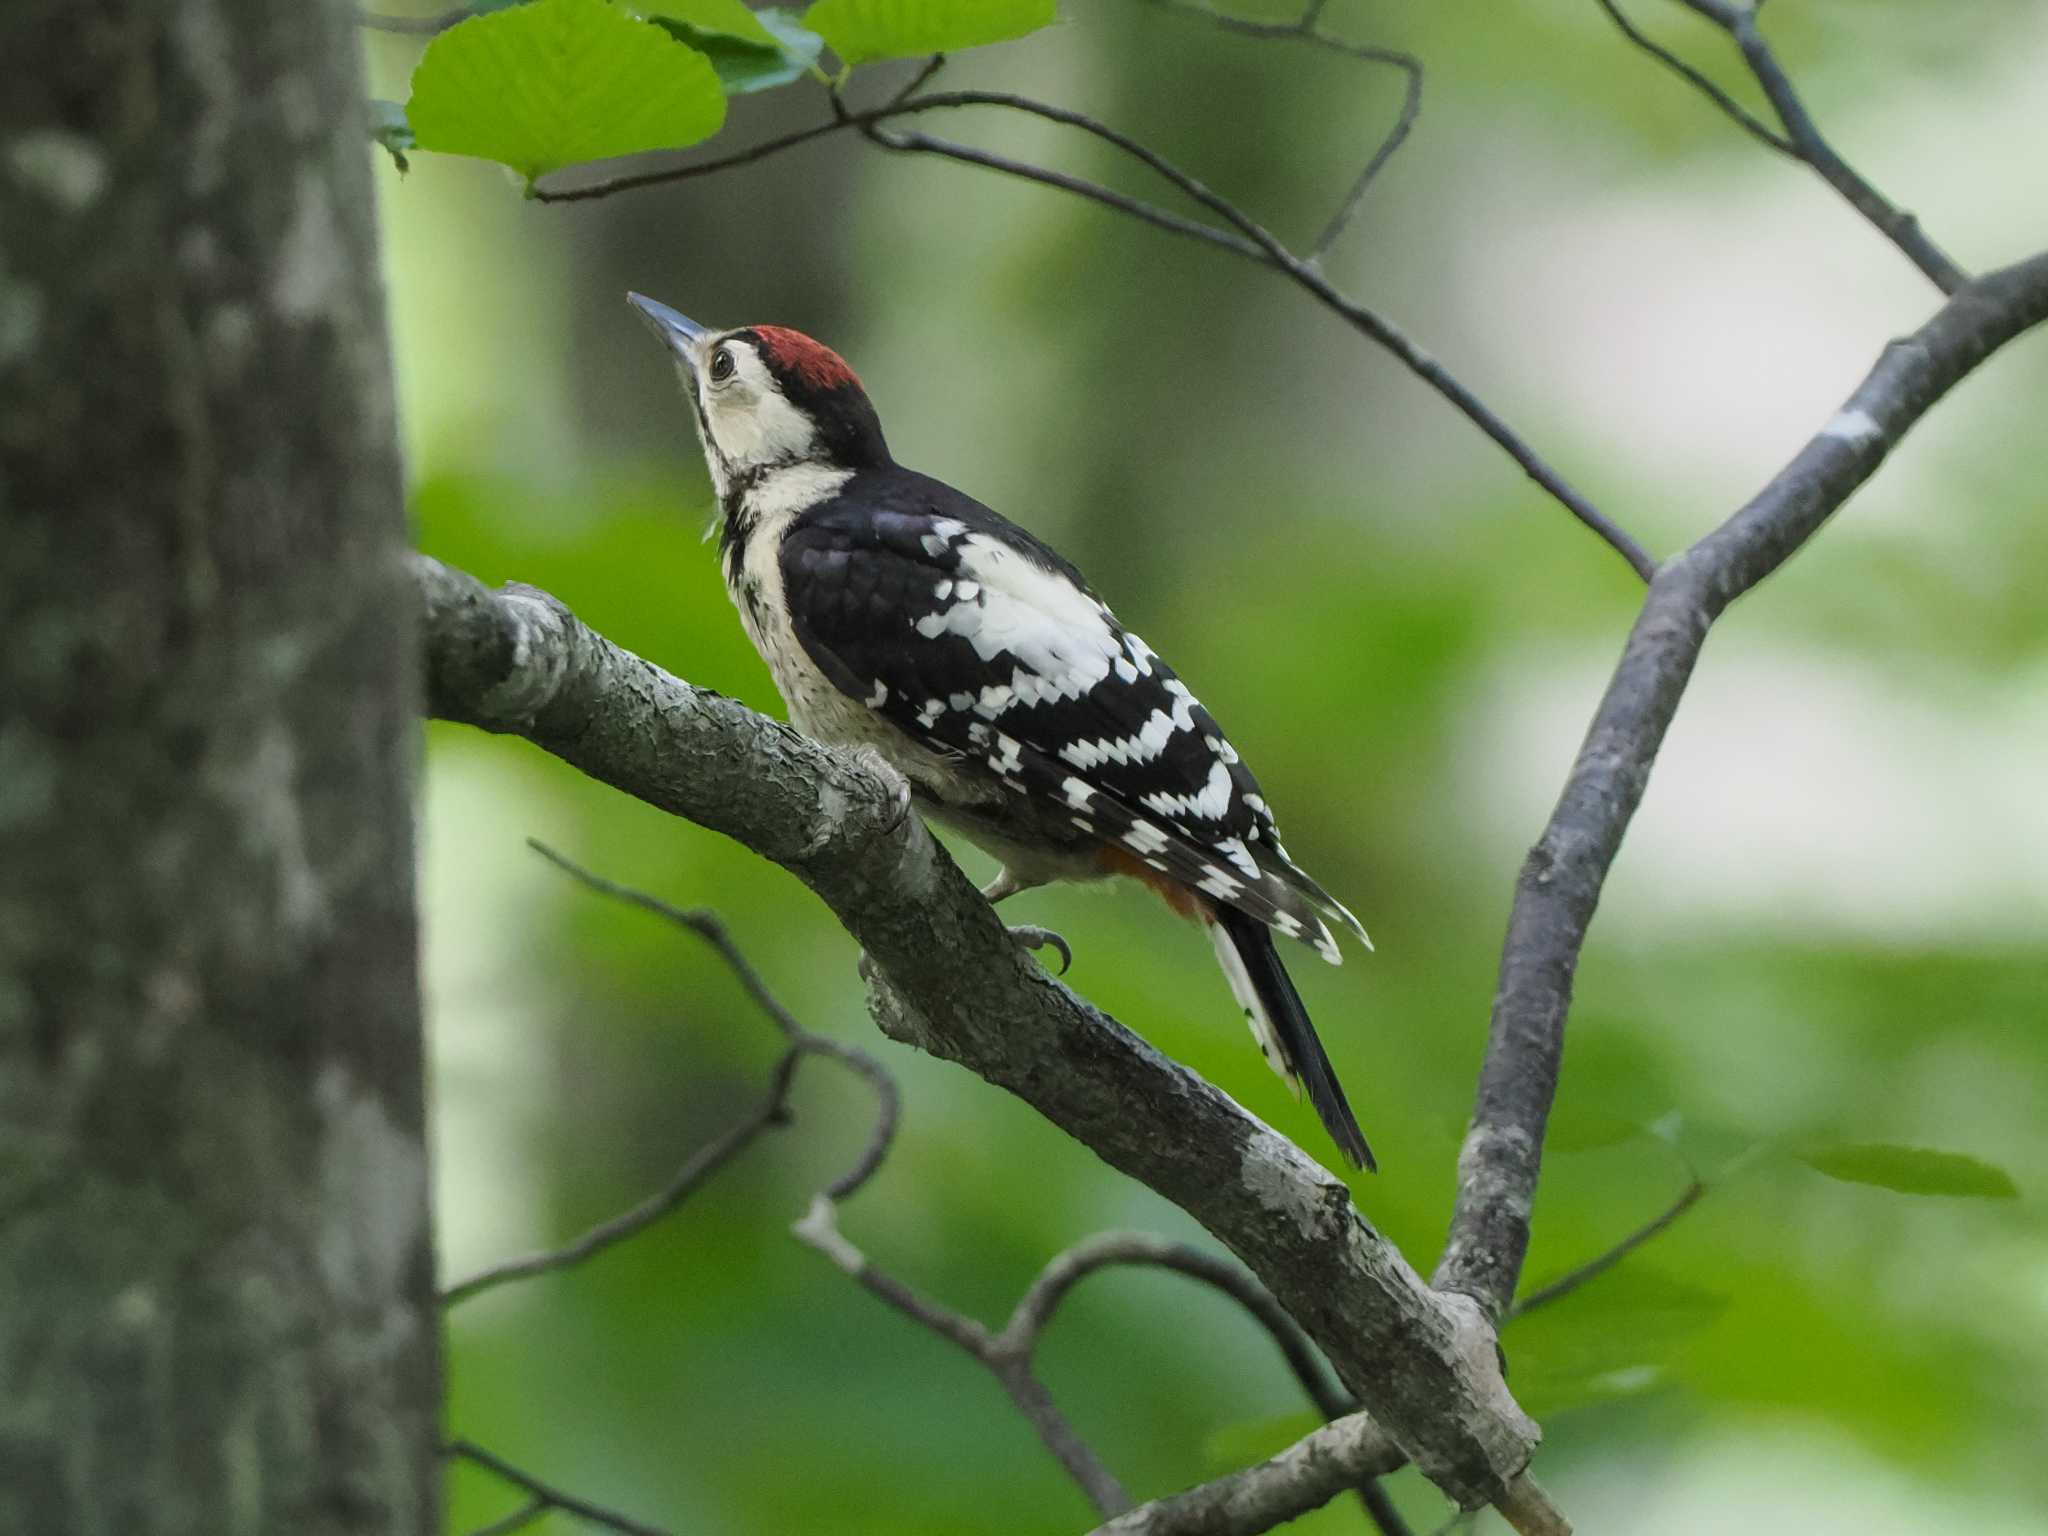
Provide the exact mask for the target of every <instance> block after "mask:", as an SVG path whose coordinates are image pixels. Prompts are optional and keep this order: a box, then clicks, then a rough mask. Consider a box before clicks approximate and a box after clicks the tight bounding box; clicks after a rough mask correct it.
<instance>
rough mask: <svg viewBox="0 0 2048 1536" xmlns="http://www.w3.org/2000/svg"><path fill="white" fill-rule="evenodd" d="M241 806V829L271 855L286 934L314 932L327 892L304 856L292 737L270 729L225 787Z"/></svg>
mask: <svg viewBox="0 0 2048 1536" xmlns="http://www.w3.org/2000/svg"><path fill="white" fill-rule="evenodd" d="M223 787H224V788H225V789H226V790H227V792H228V793H229V794H230V795H232V796H233V797H234V798H235V800H236V801H237V802H238V803H239V804H240V805H241V806H242V807H243V821H242V824H243V826H244V827H245V828H246V829H247V834H248V836H249V837H250V838H251V839H252V840H253V841H254V842H255V844H256V845H257V846H258V847H259V848H260V849H262V850H263V851H264V852H265V853H267V854H268V855H269V856H270V859H271V861H272V870H273V875H274V878H275V881H276V885H275V894H276V899H277V915H278V918H279V920H280V923H281V925H282V926H283V928H284V929H285V931H286V932H287V933H290V934H292V935H294V936H303V935H308V934H310V933H312V932H313V931H314V930H315V929H316V928H318V927H319V926H320V925H322V924H323V923H324V922H325V921H326V919H327V893H326V891H325V890H324V889H323V888H322V886H321V884H320V877H319V875H318V874H317V873H315V871H314V869H313V861H312V859H311V858H310V857H308V855H307V852H306V827H305V822H304V820H303V819H302V818H301V817H300V815H299V753H298V748H297V746H296V745H295V744H294V743H293V741H292V737H291V733H290V732H289V731H288V730H286V729H285V728H284V727H283V726H281V725H272V726H270V727H268V728H267V729H266V730H265V731H264V732H263V734H262V736H261V737H259V738H258V739H257V742H256V747H255V750H254V751H253V752H251V753H250V754H249V758H248V761H247V762H246V763H244V764H242V765H241V766H240V768H239V771H237V772H235V773H234V774H232V775H231V776H229V782H228V783H227V784H226V785H224V786H223Z"/></svg>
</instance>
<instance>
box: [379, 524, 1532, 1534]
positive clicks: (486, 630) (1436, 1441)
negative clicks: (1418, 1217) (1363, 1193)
mask: <svg viewBox="0 0 2048 1536" xmlns="http://www.w3.org/2000/svg"><path fill="white" fill-rule="evenodd" d="M414 571H415V575H416V577H417V578H418V581H419V585H420V591H421V596H422V599H423V607H424V609H425V628H426V635H427V652H428V670H429V679H430V699H431V702H432V707H433V709H434V712H435V713H437V714H439V715H441V716H443V717H445V718H449V719H457V720H465V721H468V722H470V723H472V724H476V725H480V726H483V727H485V728H487V729H491V730H498V731H510V732H516V733H517V734H519V735H522V736H525V737H526V738H528V739H529V740H531V741H533V742H535V743H536V744H537V745H539V746H542V747H544V748H546V749H547V750H548V751H551V752H553V753H555V754H556V755H557V756H560V757H562V758H563V759H564V760H565V761H567V762H569V763H572V764H574V765H575V766H576V767H578V768H581V769H582V770H583V771H584V772H586V773H589V774H590V775H591V776H592V777H594V778H597V779H600V780H602V781H604V782H605V783H608V784H611V785H613V786H615V787H617V788H619V789H622V790H624V791H626V792H627V793H629V794H632V795H635V796H637V797H638V798H640V799H643V800H646V801H647V802H649V803H650V804H652V805H655V806H658V807H660V808H661V809H664V810H667V811H670V812H672V813H674V814H676V815H680V816H684V817H687V818H688V819H690V820H692V821H695V822H697V823H699V824H700V825H703V826H707V827H710V828H712V829H714V830H717V831H720V832H724V833H725V834H727V835H728V836H731V837H734V838H736V839H738V840H739V841H740V842H742V843H744V844H745V845H746V846H747V847H749V848H751V849H753V850H754V851H755V852H757V853H759V854H761V855H762V856H763V857H766V858H769V859H772V860H774V861H775V862H777V863H779V864H781V865H783V866H784V867H785V868H787V869H789V870H790V871H791V872H792V873H794V874H795V875H796V876H797V877H798V878H799V879H801V880H802V881H803V882H804V883H805V884H806V885H808V886H810V887H811V889H812V890H813V891H815V892H816V893H817V894H818V895H819V896H820V897H821V898H822V899H823V900H824V901H825V902H826V903H827V905H829V906H830V907H831V908H832V910H833V911H834V912H835V913H836V914H837V915H838V917H839V919H840V921H841V922H842V923H844V924H845V926H846V928H847V929H848V931H849V932H850V933H852V935H853V936H854V937H855V938H856V939H857V940H858V941H859V943H860V944H861V946H862V948H863V949H864V950H865V951H866V952H867V955H868V958H869V961H870V969H871V971H872V972H873V973H874V975H875V986H874V993H873V1001H874V1007H875V1012H876V1016H877V1019H878V1021H879V1022H880V1024H881V1026H882V1028H883V1029H884V1031H885V1032H886V1033H889V1034H891V1035H892V1036H894V1037H896V1038H898V1039H902V1040H907V1041H909V1042H911V1043H914V1044H917V1045H919V1046H922V1047H923V1048H925V1049H927V1050H930V1051H932V1052H933V1053H934V1054H937V1055H941V1056H944V1057H946V1058H948V1059H949V1060H953V1061H958V1062H960V1063H962V1064H964V1065H966V1066H968V1067H970V1068H971V1069H972V1070H974V1071H976V1072H978V1073H979V1074H980V1075H981V1076H983V1077H985V1078H987V1079H988V1080H989V1081H990V1082H993V1083H995V1084H997V1085H998V1086H1000V1087H1003V1088H1007V1089H1009V1090H1010V1091H1011V1092H1013V1093H1015V1094H1017V1095H1018V1096H1019V1097H1020V1098H1022V1099H1024V1100H1025V1101H1026V1102H1028V1103H1030V1104H1031V1105H1032V1106H1033V1107H1034V1108H1036V1109H1037V1110H1038V1111H1039V1112H1040V1113H1041V1114H1043V1115H1045V1116H1046V1117H1047V1118H1048V1119H1050V1120H1051V1121H1053V1123H1054V1124H1056V1125H1058V1126H1060V1127H1061V1128H1062V1129H1063V1130H1066V1131H1067V1132H1068V1133H1069V1134H1071V1135H1073V1136H1074V1137H1076V1138H1077V1139H1078V1140H1080V1141H1082V1142H1083V1143H1085V1144H1086V1145H1087V1146H1089V1147H1091V1148H1093V1149H1094V1150H1095V1151H1096V1153H1097V1154H1098V1155H1100V1156H1101V1157H1102V1158H1103V1159H1104V1160H1105V1161H1106V1162H1108V1163H1109V1164H1110V1165H1111V1166H1113V1167H1115V1168H1117V1169H1119V1170H1121V1171H1122V1172H1124V1173H1127V1174H1129V1175H1131V1176H1132V1177H1133V1178H1136V1179H1138V1180H1140V1181H1141V1182H1143V1183H1145V1184H1147V1185H1149V1186H1150V1187H1151V1188H1153V1189H1155V1190H1157V1191H1158V1192H1159V1193H1160V1194H1162V1195H1164V1196H1165V1197H1166V1198H1168V1199H1170V1200H1172V1201H1174V1202H1175V1203H1176V1204H1178V1205H1180V1206H1181V1207H1182V1208H1183V1209H1184V1210H1186V1211H1188V1212H1189V1213H1190V1214H1191V1215H1193V1216H1194V1217H1195V1218H1196V1219H1197V1220H1198V1221H1200V1222H1201V1223H1202V1224H1203V1225H1204V1226H1205V1227H1207V1228H1208V1229H1209V1231H1210V1232H1212V1233H1213V1234H1215V1236H1216V1237H1217V1238H1218V1239H1219V1240H1221V1241H1222V1242H1223V1243H1224V1244H1225V1245H1226V1246H1227V1247H1229V1248H1230V1249H1231V1250H1232V1251H1233V1252H1234V1253H1236V1254H1237V1256H1238V1257H1239V1258H1240V1259H1242V1260H1243V1261H1244V1262H1245V1264H1246V1265H1247V1266H1248V1267H1249V1268H1250V1269H1251V1270H1252V1272H1253V1273H1254V1274H1256V1275H1257V1276H1258V1277H1259V1279H1260V1280H1261V1281H1262V1282H1263V1283H1264V1285H1265V1286H1266V1288H1267V1289H1268V1290H1269V1291H1271V1292H1272V1293H1273V1295H1274V1297H1275V1298H1276V1299H1277V1300H1278V1301H1279V1302H1280V1304H1281V1305H1282V1306H1284V1307H1285V1308H1286V1309H1287V1311H1288V1313H1289V1314H1290V1315H1292V1316H1293V1317H1294V1318H1295V1319H1296V1321H1298V1322H1299V1323H1300V1324H1301V1325H1302V1326H1303V1328H1305V1329H1306V1330H1307V1332H1308V1333H1309V1335H1310V1337H1312V1338H1313V1339H1314V1340H1315V1341H1316V1343H1317V1344H1318V1345H1319V1346H1321V1348H1322V1350H1323V1352H1324V1353H1325V1355H1327V1356H1328V1357H1329V1359H1330V1361H1331V1363H1332V1364H1333V1365H1334V1366H1335V1367H1336V1369H1337V1372H1338V1374H1339V1376H1340V1377H1341V1378H1342V1379H1343V1381H1344V1382H1345V1384H1346V1386H1347V1387H1348V1388H1349V1389H1350V1390H1351V1392H1352V1393H1353V1394H1354V1395H1355V1396H1356V1397H1357V1399H1358V1400H1359V1402H1360V1403H1361V1404H1363V1405H1364V1406H1365V1407H1366V1408H1367V1409H1369V1410H1370V1411H1371V1413H1372V1414H1373V1416H1374V1418H1375V1419H1376V1420H1378V1421H1379V1423H1380V1424H1381V1425H1383V1426H1384V1427H1385V1429H1386V1431H1387V1434H1388V1435H1389V1437H1390V1438H1391V1439H1392V1441H1393V1442H1394V1443H1395V1444H1397V1445H1398V1446H1399V1447H1400V1448H1401V1449H1402V1450H1403V1451H1404V1452H1405V1453H1406V1454H1407V1455H1408V1456H1409V1457H1410V1458H1411V1459H1412V1460H1413V1461H1415V1463H1416V1464H1417V1465H1418V1466H1419V1467H1421V1468H1422V1470H1423V1471H1424V1472H1425V1473H1426V1474H1427V1475H1428V1476H1429V1477H1431V1478H1432V1479H1433V1480H1434V1481H1435V1482H1436V1483H1437V1484H1438V1485H1439V1486H1441V1487H1442V1488H1443V1489H1444V1490H1445V1491H1446V1492H1447V1493H1449V1494H1450V1495H1451V1496H1452V1497H1453V1498H1455V1499H1457V1500H1458V1501H1459V1502H1460V1503H1461V1504H1466V1505H1471V1504H1480V1503H1492V1502H1494V1501H1495V1500H1498V1499H1501V1498H1503V1497H1504V1496H1505V1495H1506V1494H1507V1491H1508V1489H1509V1486H1510V1484H1512V1483H1513V1482H1514V1481H1515V1480H1516V1478H1517V1475H1518V1474H1519V1473H1520V1472H1521V1470H1522V1468H1523V1467H1524V1465H1525V1464H1526V1463H1527V1461H1528V1459H1529V1455H1530V1452H1531V1450H1532V1448H1533V1447H1534V1445H1535V1442H1536V1438H1537V1435H1536V1428H1535V1425H1534V1424H1532V1423H1531V1422H1530V1421H1529V1419H1528V1418H1527V1417H1526V1416H1525V1415H1524V1414H1523V1413H1522V1412H1521V1410H1520V1409H1519V1408H1518V1407H1516V1405H1515V1403H1514V1400H1513V1399H1512V1397H1510V1396H1509V1394H1508V1392H1507V1388H1506V1386H1505V1384H1504V1383H1503V1381H1502V1380H1501V1376H1500V1370H1499V1364H1498V1360H1497V1356H1496V1349H1495V1344H1494V1337H1493V1330H1492V1328H1491V1327H1490V1326H1489V1325H1488V1322H1487V1320H1486V1319H1485V1317H1484V1316H1483V1314H1482V1313H1481V1311H1480V1309H1479V1308H1478V1307H1476V1306H1474V1305H1472V1304H1471V1303H1470V1302H1469V1301H1468V1300H1466V1299H1465V1298H1463V1297H1457V1296H1450V1297H1446V1296H1442V1295H1438V1294H1435V1293H1433V1292H1431V1291H1430V1290H1429V1288H1428V1287H1426V1286H1425V1285H1424V1284H1423V1283H1422V1281H1421V1280H1420V1278H1419V1277H1418V1276H1417V1275H1416V1274H1415V1272H1414V1271H1413V1270H1412V1269H1411V1268H1410V1267H1409V1266H1408V1264H1407V1263H1406V1261H1405V1260H1404V1259H1403V1258H1402V1257H1401V1255H1400V1254H1399V1252H1398V1251H1396V1250H1395V1249H1394V1248H1393V1247H1392V1245H1390V1244H1389V1243H1387V1242H1386V1240H1385V1239H1384V1238H1382V1237H1381V1236H1380V1235H1379V1234H1378V1233H1377V1232H1376V1231H1375V1230H1374V1229H1373V1228H1372V1226H1371V1225H1370V1224H1369V1223H1368V1222H1367V1221H1366V1220H1365V1218H1364V1217H1363V1216H1362V1215H1360V1214H1359V1212H1358V1211H1357V1210H1356V1209H1355V1208H1354V1207H1353V1206H1352V1204H1351V1200H1350V1196H1349V1192H1348V1191H1347V1189H1346V1187H1345V1186H1344V1184H1343V1183H1342V1182H1341V1181H1339V1180H1338V1179H1336V1178H1335V1177H1334V1176H1333V1175H1331V1174H1330V1173H1328V1172H1327V1171H1325V1170H1324V1169H1323V1168H1321V1167H1320V1166H1318V1165H1317V1164H1315V1163H1314V1162H1312V1161H1310V1160H1309V1158H1308V1157H1307V1156H1306V1155H1304V1154H1303V1153H1302V1152H1301V1151H1300V1149H1298V1148H1297V1147H1295V1146H1294V1144H1293V1143H1292V1142H1289V1141H1287V1140H1286V1139H1285V1138H1283V1137H1281V1136H1279V1135H1277V1134H1275V1133H1274V1132H1273V1131H1272V1130H1270V1129H1268V1128H1267V1127H1266V1126H1265V1125H1263V1124H1262V1123H1260V1122H1259V1121H1258V1120H1256V1119H1254V1118H1253V1117H1252V1116H1251V1115H1249V1114H1247V1113H1246V1112H1245V1111H1244V1110H1243V1109H1242V1108H1240V1107H1239V1106H1238V1105H1237V1104H1236V1103H1235V1102H1233V1101H1232V1100H1231V1099H1230V1098H1229V1097H1228V1096H1227V1095H1225V1094H1222V1093H1220V1092H1218V1091H1217V1090H1216V1089H1215V1088H1214V1087H1212V1086H1211V1085H1210V1084H1209V1083H1207V1082H1206V1081H1204V1080H1203V1079H1202V1078H1201V1077H1199V1076H1197V1075H1196V1074H1195V1073H1193V1072H1191V1071H1189V1070H1188V1069H1186V1068H1185V1067H1182V1066H1179V1065H1178V1064H1176V1063H1174V1062H1172V1061H1169V1060H1168V1059H1167V1058H1166V1057H1164V1056H1162V1055H1161V1054H1160V1053H1159V1052H1157V1051H1155V1050H1154V1049H1152V1048H1151V1047H1150V1046H1149V1045H1147V1044H1146V1043H1145V1042H1144V1041H1142V1040H1140V1039H1139V1038H1138V1037H1137V1036H1135V1035H1133V1034H1132V1033H1131V1032H1130V1031H1129V1030H1127V1029H1125V1028H1124V1027H1123V1026H1122V1025H1121V1024H1119V1023H1117V1022H1116V1021H1115V1020H1114V1019H1111V1018H1109V1017H1108V1016H1106V1015H1105V1014H1103V1013H1101V1012H1099V1011H1098V1010H1096V1009H1095V1008H1093V1007H1091V1006H1090V1005H1089V1004H1088V1003H1086V1002H1085V1001H1083V1000H1082V999H1081V998H1079V997H1077V996H1075V995H1074V993H1072V992H1071V991H1069V990H1068V989H1067V988H1066V987H1064V986H1062V985H1061V984H1060V983H1059V982H1057V981H1056V980H1054V979H1053V978H1052V977H1050V976H1048V975H1046V974H1045V973H1044V972H1043V970H1041V969H1040V968H1039V967H1038V966H1037V965H1036V964H1035V963H1034V962H1033V961H1032V960H1030V959H1029V958H1028V957H1027V956H1026V955H1025V953H1024V952H1023V951H1022V950H1020V949H1019V948H1018V947H1017V946H1016V944H1015V943H1014V942H1013V941H1012V940H1011V938H1010V936H1009V933H1008V932H1007V930H1006V929H1005V928H1004V927H1003V924H1002V922H1001V921H1000V919H998V918H997V917H996V915H995V913H994V912H993V911H992V910H991V909H990V908H989V906H988V904H987V903H986V902H984V901H983V900H982V899H981V897H980V895H979V894H978V893H977V892H976V891H975V889H974V887H973V886H972V885H971V884H969V883H968V881H967V879H966V877H965V876H963V875H962V874H961V873H960V871H959V870H958V868H956V867H955V866H954V864H953V863H952V861H951V860H950V859H948V858H947V857H946V856H945V854H944V852H943V850H941V849H940V848H939V846H938V845H937V844H936V843H935V842H934V841H933V840H932V839H931V837H930V835H929V834H928V833H927V832H926V831H925V829H924V826H923V823H922V822H921V821H919V820H918V818H917V817H915V816H913V815H911V814H909V812H908V809H907V804H906V801H905V800H904V799H903V798H902V797H901V795H900V791H901V789H902V785H901V782H900V780H896V779H895V777H894V775H893V774H887V771H886V770H884V769H881V768H879V767H878V766H877V765H876V764H874V763H872V762H867V761H862V760H859V759H856V758H854V757H852V756H850V755H847V754H843V753H840V752H836V751H833V750H831V749H828V748H825V747H822V746H819V745H818V744H817V743H815V742H812V741H809V740H807V739H805V738H804V737H802V736H800V735H798V734H797V733H796V732H794V731H791V730H789V729H788V728H786V727H784V726H781V725H778V724H776V723H775V722H773V721H770V720H768V719H765V718H764V717H762V716H760V715H757V714H755V713H754V712H753V711H751V710H749V709H747V708H745V707H744V706H742V705H740V704H738V703H735V702H734V701H733V700H730V699H726V698H721V697H720V696H718V695H716V694H713V693H708V692H706V691H703V690H701V689H697V688H693V687H690V686H689V685H688V684H685V683H682V682H679V681H678V680H677V679H675V678H673V677H671V676H669V675H668V674H667V673H666V672H663V671H661V670H660V669H659V668H657V667H654V666H652V665H650V664H649V663H647V662H645V661H642V660H640V659H639V658H638V657H635V656H632V655H630V654H628V653H626V652H624V651H622V650H620V649H618V648H617V647H616V646H613V645H612V644H610V643H609V642H608V641H606V640H604V639H603V638H602V637H600V636H598V635H596V634H595V633H593V632H592V631H590V630H589V629H588V628H586V627H585V626H584V625H582V624H581V623H579V622H578V621H577V620H576V618H575V617H574V616H573V615H572V614H570V613H569V612H568V610H567V609H566V608H564V607H563V606H562V605H561V604H560V603H558V602H556V601H554V600H553V599H551V598H549V597H547V596H546V595H545V594H542V593H539V592H536V591H534V590H533V589H531V588H513V589H509V590H507V591H505V592H503V593H492V592H489V591H487V590H485V589H484V588H483V587H482V586H481V585H479V584H478V583H477V582H476V581H475V580H474V579H473V578H471V577H468V576H465V575H463V574H461V573H459V572H455V571H451V570H448V569H447V568H445V567H443V566H441V565H439V564H437V563H436V562H434V561H432V560H428V559H426V558H424V557H415V565H414ZM885 776H886V777H885Z"/></svg>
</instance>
